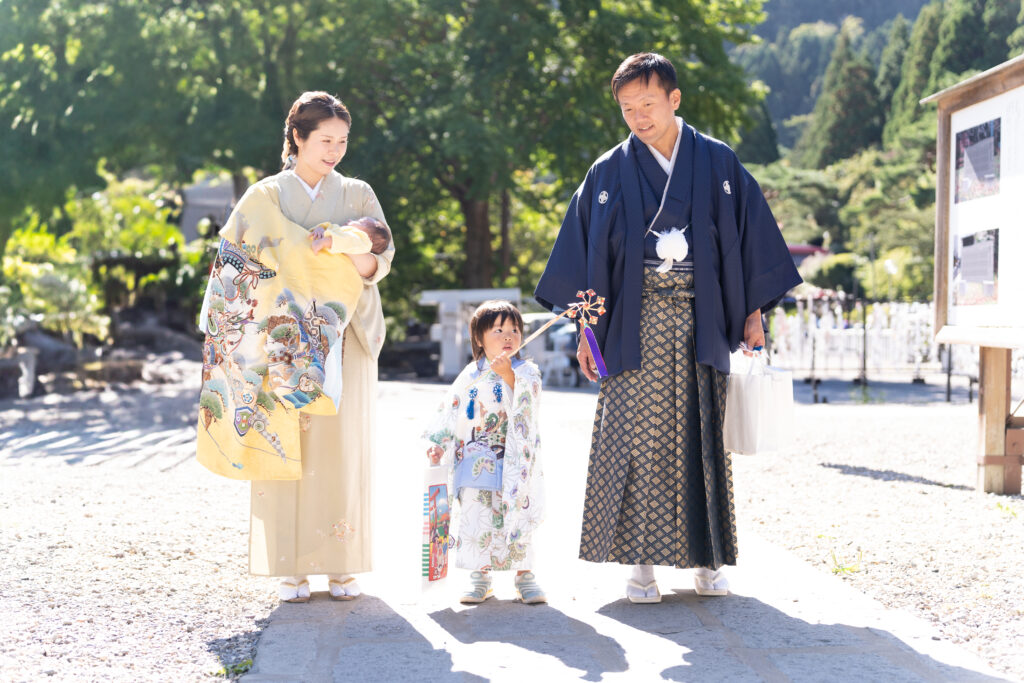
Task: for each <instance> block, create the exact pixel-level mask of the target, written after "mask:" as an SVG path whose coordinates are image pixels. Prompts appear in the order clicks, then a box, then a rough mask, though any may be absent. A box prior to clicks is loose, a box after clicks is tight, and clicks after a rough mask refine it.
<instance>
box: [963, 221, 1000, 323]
mask: <svg viewBox="0 0 1024 683" xmlns="http://www.w3.org/2000/svg"><path fill="white" fill-rule="evenodd" d="M998 294H999V229H998V228H993V229H991V230H982V231H981V232H976V233H974V234H972V235H964V236H963V237H961V238H960V239H958V240H955V241H954V243H953V305H954V306H977V305H980V304H994V303H996V302H997V301H998V298H999V297H998Z"/></svg>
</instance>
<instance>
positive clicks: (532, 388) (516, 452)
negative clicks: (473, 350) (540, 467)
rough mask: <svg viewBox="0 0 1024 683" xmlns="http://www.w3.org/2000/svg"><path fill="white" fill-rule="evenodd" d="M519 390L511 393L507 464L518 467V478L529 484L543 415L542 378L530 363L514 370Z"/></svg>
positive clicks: (506, 443)
mask: <svg viewBox="0 0 1024 683" xmlns="http://www.w3.org/2000/svg"><path fill="white" fill-rule="evenodd" d="M514 372H515V376H516V386H515V388H514V389H513V391H512V413H511V415H510V416H509V429H508V433H507V435H506V436H505V464H506V466H508V465H510V464H512V465H518V466H519V468H520V472H519V476H520V477H521V478H523V479H526V480H528V479H529V478H530V474H531V473H532V471H533V466H534V463H535V462H536V456H537V448H538V446H539V445H540V432H539V430H538V428H537V417H538V415H539V414H540V390H541V374H540V369H539V368H538V367H537V366H536V364H534V363H531V362H527V363H523V364H522V365H520V366H519V367H518V368H516V369H515V370H514Z"/></svg>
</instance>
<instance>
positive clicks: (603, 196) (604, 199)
mask: <svg viewBox="0 0 1024 683" xmlns="http://www.w3.org/2000/svg"><path fill="white" fill-rule="evenodd" d="M607 202H608V193H607V192H606V191H605V190H601V194H599V195H597V203H598V204H606V203H607Z"/></svg>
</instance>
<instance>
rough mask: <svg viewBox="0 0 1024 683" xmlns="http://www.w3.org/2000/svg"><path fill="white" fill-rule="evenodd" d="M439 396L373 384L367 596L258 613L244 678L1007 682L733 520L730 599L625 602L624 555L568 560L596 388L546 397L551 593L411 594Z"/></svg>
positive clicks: (459, 583) (676, 592)
mask: <svg viewBox="0 0 1024 683" xmlns="http://www.w3.org/2000/svg"><path fill="white" fill-rule="evenodd" d="M442 391H443V387H440V386H431V385H415V384H412V385H403V384H401V383H389V384H385V385H382V395H381V400H380V403H379V404H378V412H379V415H380V418H379V419H380V427H381V428H380V430H379V434H380V439H379V442H378V462H377V465H378V474H377V492H378V493H377V496H376V498H377V500H376V502H375V511H374V512H375V515H376V529H375V532H374V534H375V536H374V539H375V544H376V545H375V557H376V558H377V559H376V566H377V567H378V569H377V571H375V572H373V573H372V574H369V575H365V576H363V577H360V583H361V585H362V586H363V589H364V591H365V594H364V595H363V596H361V597H360V598H358V599H356V600H354V601H352V602H347V603H346V602H332V601H331V600H330V599H329V597H328V595H327V593H326V592H325V590H326V580H325V579H324V578H323V577H316V578H313V579H312V585H313V588H314V591H315V592H314V595H313V599H312V600H311V601H310V602H309V603H307V604H304V605H301V604H300V605H291V604H283V605H281V606H280V607H279V608H277V609H276V610H275V611H274V613H273V614H272V615H271V619H270V623H269V625H268V626H267V628H266V629H265V631H264V632H263V634H262V636H261V637H260V641H259V645H258V647H257V655H256V659H255V662H254V665H253V668H252V670H251V671H250V672H249V673H248V674H247V675H246V676H245V677H243V679H242V680H243V681H245V682H246V683H257V682H261V683H262V682H270V681H280V682H285V681H303V682H316V681H435V680H437V681H448V680H456V681H459V680H464V681H469V680H473V681H475V680H496V681H504V680H516V681H523V680H530V679H532V680H535V681H538V682H539V681H563V680H588V681H598V680H606V681H617V680H621V681H627V680H628V681H647V680H673V681H718V680H728V681H758V680H764V681H787V680H791V681H832V680H856V681H974V680H1004V679H1002V678H1000V677H998V676H997V675H995V674H994V673H992V672H991V671H990V670H989V669H988V668H987V667H986V665H985V664H984V663H983V662H981V661H979V660H978V659H977V658H976V657H974V656H973V655H971V654H969V653H967V652H966V651H965V650H963V649H961V648H958V647H957V646H955V645H953V644H951V643H949V642H946V641H942V640H940V639H939V636H938V634H937V632H936V631H935V630H934V629H933V628H932V627H931V625H929V624H927V623H926V622H924V621H921V620H919V619H917V618H914V617H911V616H909V615H906V614H903V613H900V612H895V611H892V610H887V609H886V608H884V607H883V606H882V605H881V604H879V603H878V602H876V601H874V600H872V599H870V598H868V597H866V596H864V595H863V594H861V593H859V592H857V591H855V590H853V589H852V588H850V587H849V586H847V585H845V584H844V583H843V582H842V580H841V579H839V578H837V577H833V576H830V575H828V574H826V573H824V572H821V571H819V570H816V569H814V568H812V567H810V566H808V565H806V564H805V563H803V562H801V561H799V560H797V559H796V558H794V557H792V556H791V555H789V554H788V553H786V552H784V551H782V550H780V549H778V548H776V547H773V546H771V545H770V544H768V543H766V542H764V541H763V540H762V539H760V538H759V537H758V536H757V535H756V534H755V533H754V530H752V529H747V528H743V527H742V526H741V528H740V530H739V539H740V564H739V566H738V567H736V568H733V569H732V570H731V573H730V574H729V577H730V581H731V583H732V589H733V594H732V595H729V596H727V597H723V598H702V597H699V596H697V595H696V594H695V593H694V592H693V582H692V578H691V573H690V572H688V571H683V570H676V569H668V568H659V569H658V570H656V576H657V578H658V582H659V585H660V586H661V590H662V592H663V593H664V594H665V597H664V600H663V602H662V603H661V604H657V605H633V604H630V603H629V602H628V601H626V600H625V599H624V598H623V597H622V596H623V589H624V583H625V578H626V574H627V570H626V569H625V568H624V567H621V566H618V565H594V564H589V563H585V562H582V561H580V560H578V559H575V553H576V549H577V543H578V534H579V519H580V517H581V514H582V513H581V506H582V494H583V483H584V479H585V469H586V457H587V449H588V445H589V432H590V420H591V419H592V415H593V406H594V400H595V397H594V396H593V395H592V394H588V393H582V392H572V391H547V392H546V393H545V397H544V412H543V414H542V419H543V423H542V425H543V427H542V428H543V432H542V433H543V435H544V439H545V443H544V446H543V449H544V450H543V455H542V457H543V458H544V464H545V468H546V476H547V489H548V499H549V506H548V510H549V512H548V520H547V521H546V522H545V525H544V527H543V528H542V531H541V533H540V534H539V535H538V538H537V541H536V542H537V544H538V550H539V553H538V557H539V560H538V566H537V568H536V570H537V574H538V579H539V580H540V582H541V585H542V586H544V588H545V590H546V591H547V593H548V596H549V598H550V604H549V605H541V606H532V607H531V606H525V605H521V604H519V603H517V602H514V601H513V597H514V591H513V588H512V577H511V575H510V574H504V575H503V574H499V575H497V576H496V577H495V593H496V597H495V598H494V599H491V600H488V601H487V602H485V603H484V604H482V605H479V606H474V607H467V606H462V605H459V604H458V602H457V595H458V592H460V591H461V589H462V588H463V585H464V584H465V582H466V578H467V576H466V573H465V572H460V571H453V572H452V574H453V576H452V577H451V578H450V579H449V583H450V586H449V587H448V588H447V589H442V590H435V591H432V592H430V593H428V594H426V595H421V594H420V591H419V578H418V575H417V570H418V561H419V558H418V552H419V538H418V534H419V522H420V518H419V516H418V514H419V510H418V504H419V500H420V499H419V498H418V496H419V482H420V476H421V466H422V458H420V457H419V454H418V451H417V448H416V445H415V444H416V434H417V433H418V431H419V427H420V425H421V424H422V420H423V416H424V409H425V406H432V405H434V404H435V403H436V401H437V400H438V399H439V397H440V395H441V393H442ZM382 475H383V476H384V477H385V479H386V481H387V482H388V483H387V485H386V486H383V485H382V484H381V482H382Z"/></svg>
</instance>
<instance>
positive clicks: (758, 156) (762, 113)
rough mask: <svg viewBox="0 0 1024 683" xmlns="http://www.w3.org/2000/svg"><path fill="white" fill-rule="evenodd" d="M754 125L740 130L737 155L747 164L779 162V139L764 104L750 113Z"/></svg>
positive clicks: (755, 107) (758, 105)
mask: <svg viewBox="0 0 1024 683" xmlns="http://www.w3.org/2000/svg"><path fill="white" fill-rule="evenodd" d="M750 119H751V121H752V123H750V124H748V125H747V126H744V127H743V129H742V130H740V142H739V144H738V145H736V154H738V155H739V157H740V159H742V160H743V163H745V164H770V163H772V162H773V161H778V160H779V138H778V136H777V135H776V134H775V126H774V125H772V117H771V115H770V114H769V113H768V107H766V106H765V103H764V102H759V103H758V104H757V105H756V106H754V107H753V110H752V111H751V112H750Z"/></svg>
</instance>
